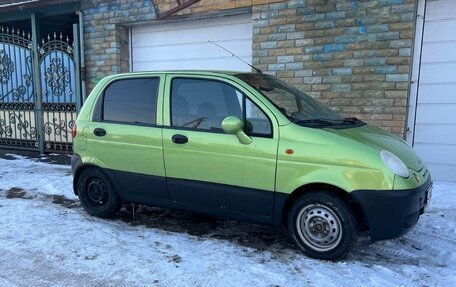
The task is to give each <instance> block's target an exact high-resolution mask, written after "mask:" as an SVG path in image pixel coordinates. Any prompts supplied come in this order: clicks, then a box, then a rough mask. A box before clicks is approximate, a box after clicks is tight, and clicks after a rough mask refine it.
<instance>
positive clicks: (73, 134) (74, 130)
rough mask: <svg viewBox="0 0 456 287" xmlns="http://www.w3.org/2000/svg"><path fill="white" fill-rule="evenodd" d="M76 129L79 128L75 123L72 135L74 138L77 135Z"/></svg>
mask: <svg viewBox="0 0 456 287" xmlns="http://www.w3.org/2000/svg"><path fill="white" fill-rule="evenodd" d="M76 129H77V128H76V123H74V125H73V127H72V128H71V136H72V137H73V138H75V137H76Z"/></svg>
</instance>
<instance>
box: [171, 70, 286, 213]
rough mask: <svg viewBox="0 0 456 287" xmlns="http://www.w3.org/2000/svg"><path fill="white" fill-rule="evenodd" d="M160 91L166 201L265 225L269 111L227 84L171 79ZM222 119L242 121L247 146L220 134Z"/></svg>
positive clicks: (269, 198) (273, 148) (272, 135)
mask: <svg viewBox="0 0 456 287" xmlns="http://www.w3.org/2000/svg"><path fill="white" fill-rule="evenodd" d="M166 87H167V88H166V90H165V102H164V111H165V112H164V124H165V126H164V129H163V147H164V159H165V168H166V175H167V183H168V190H169V196H170V199H171V200H173V201H175V202H177V203H180V204H183V205H188V206H189V208H191V209H197V210H205V211H211V210H212V211H215V212H220V211H221V212H222V213H230V214H254V215H257V217H259V218H260V220H261V221H270V220H271V219H272V211H273V198H274V184H275V169H276V157H277V145H278V139H277V136H278V135H277V132H274V131H277V127H276V123H275V121H274V118H273V116H272V114H271V113H270V111H268V110H266V109H265V108H264V107H262V106H260V105H261V103H259V104H260V105H258V103H256V101H255V99H253V98H248V97H247V96H246V95H245V93H244V92H243V91H242V88H241V87H240V86H237V85H236V83H234V82H233V83H231V82H230V81H228V80H220V79H217V78H211V77H195V76H185V75H174V76H167V79H166ZM227 116H236V117H238V118H240V119H243V120H244V122H245V123H246V124H245V132H246V133H247V134H248V135H250V136H251V138H252V139H253V141H252V143H250V144H247V145H246V144H242V143H240V142H239V140H238V139H237V137H236V136H234V135H229V134H226V133H224V132H223V130H222V128H221V123H222V121H223V119H224V118H226V117H227ZM271 119H272V120H271Z"/></svg>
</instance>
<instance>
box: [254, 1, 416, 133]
mask: <svg viewBox="0 0 456 287" xmlns="http://www.w3.org/2000/svg"><path fill="white" fill-rule="evenodd" d="M414 3H415V1H413V0H371V1H357V0H307V1H303V0H294V1H285V2H281V3H274V4H267V5H259V6H255V7H253V12H254V14H253V18H254V28H253V30H254V31H253V34H254V38H253V57H254V59H253V63H254V64H255V65H256V66H258V67H259V68H260V69H262V70H264V71H267V72H268V73H271V74H274V75H277V76H278V77H280V78H282V79H284V80H285V81H287V82H289V83H292V84H295V85H297V86H299V87H300V88H302V89H303V90H304V91H307V92H309V94H311V95H312V96H313V97H316V98H319V99H321V101H323V102H325V103H326V104H328V105H330V106H331V107H333V108H334V109H335V110H338V111H340V112H341V113H343V114H344V115H347V116H357V117H359V118H361V119H363V120H365V121H367V122H370V123H373V124H375V125H377V126H381V127H382V128H384V129H386V130H388V131H392V132H394V133H396V134H398V135H400V136H402V134H403V132H404V126H405V118H406V111H407V108H406V106H407V96H408V89H409V76H410V63H411V47H412V38H413V31H414V28H413V23H414V11H415V4H414Z"/></svg>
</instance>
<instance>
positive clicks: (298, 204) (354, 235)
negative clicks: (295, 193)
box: [288, 191, 358, 260]
mask: <svg viewBox="0 0 456 287" xmlns="http://www.w3.org/2000/svg"><path fill="white" fill-rule="evenodd" d="M288 232H289V233H290V236H291V238H292V240H293V241H294V242H295V243H296V245H298V247H299V248H300V249H301V250H302V252H303V253H304V254H305V255H307V256H309V257H311V258H315V259H323V260H338V259H342V258H345V257H346V256H347V254H348V253H349V252H350V250H351V249H352V247H353V246H355V245H356V242H357V241H358V224H357V221H356V218H355V216H354V214H353V211H352V209H351V207H350V205H349V204H348V203H347V201H345V200H344V199H343V198H341V197H339V196H337V195H335V194H331V193H328V192H325V191H320V192H308V193H306V194H304V195H302V196H301V197H300V198H298V199H297V200H296V201H295V202H294V203H293V205H292V206H291V208H290V210H289V212H288Z"/></svg>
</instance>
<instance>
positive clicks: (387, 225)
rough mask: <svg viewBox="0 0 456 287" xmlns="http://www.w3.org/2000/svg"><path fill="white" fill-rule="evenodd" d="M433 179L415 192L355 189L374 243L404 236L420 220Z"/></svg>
mask: <svg viewBox="0 0 456 287" xmlns="http://www.w3.org/2000/svg"><path fill="white" fill-rule="evenodd" d="M431 190H432V180H431V177H430V176H429V177H428V179H427V181H426V182H425V183H424V184H422V185H420V186H418V187H417V188H413V189H404V190H390V191H387V190H356V191H353V192H352V193H351V194H352V196H353V199H354V200H355V201H356V202H357V203H358V204H359V205H360V206H361V208H362V210H363V211H364V214H365V216H366V219H367V223H368V225H369V231H370V237H371V240H373V241H377V240H384V239H390V238H395V237H398V236H401V235H402V234H404V233H406V232H407V231H409V230H410V228H412V227H413V226H414V225H415V224H416V223H417V221H418V218H419V217H420V215H421V214H422V213H423V212H424V209H425V207H426V205H427V204H428V202H427V201H428V197H429V196H428V194H429V195H430V192H431Z"/></svg>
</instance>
